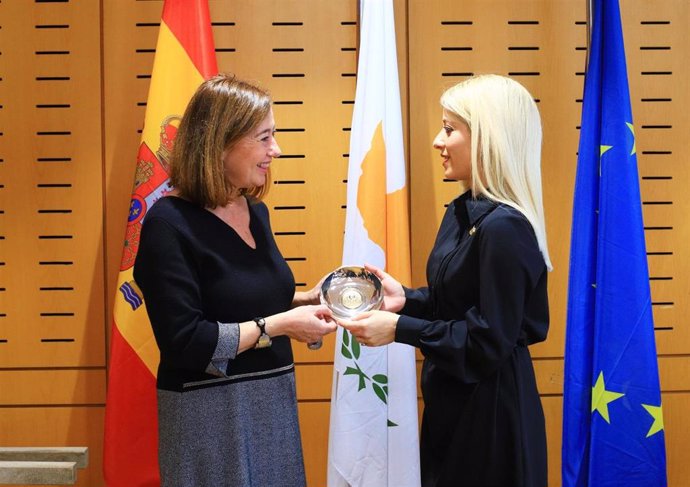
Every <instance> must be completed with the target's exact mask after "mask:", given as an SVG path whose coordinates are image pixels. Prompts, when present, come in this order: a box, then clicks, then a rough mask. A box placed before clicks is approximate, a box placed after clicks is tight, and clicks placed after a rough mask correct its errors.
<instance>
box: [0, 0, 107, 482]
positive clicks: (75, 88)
mask: <svg viewBox="0 0 690 487" xmlns="http://www.w3.org/2000/svg"><path fill="white" fill-rule="evenodd" d="M0 26H1V29H0V53H1V54H0V63H1V64H0V444H2V445H17V446H43V445H74V446H79V445H89V447H90V449H91V457H92V458H93V459H95V462H93V464H95V465H96V468H90V469H89V470H88V471H85V472H83V473H80V482H79V484H78V485H98V484H99V483H100V482H101V474H100V471H99V470H100V467H99V465H100V457H101V456H102V447H101V437H102V434H103V411H104V409H103V407H104V403H105V362H106V361H105V347H106V345H105V323H104V296H105V294H104V289H105V277H104V276H105V272H104V270H105V263H104V259H103V241H104V235H103V231H102V222H103V211H104V206H103V175H102V171H103V164H102V150H103V139H102V136H101V131H102V124H101V117H102V104H101V67H100V42H101V29H100V5H99V3H98V2H59V3H58V2H45V1H43V2H39V1H36V2H34V1H31V2H30V1H27V0H5V1H3V2H1V3H0Z"/></svg>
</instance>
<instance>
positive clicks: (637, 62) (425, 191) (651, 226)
mask: <svg viewBox="0 0 690 487" xmlns="http://www.w3.org/2000/svg"><path fill="white" fill-rule="evenodd" d="M409 5H410V14H409V17H410V19H411V20H410V28H409V35H410V38H409V46H410V48H409V56H410V57H409V65H410V70H411V71H412V70H414V71H415V72H420V73H425V74H426V75H425V76H416V77H412V78H410V120H411V123H412V125H411V131H412V134H413V136H412V137H411V138H410V158H411V180H412V184H413V185H412V208H413V213H412V228H413V231H414V230H416V231H417V233H416V235H417V237H416V238H415V239H413V246H414V247H413V255H414V259H415V260H414V262H413V265H414V271H415V272H414V275H415V278H416V279H417V283H421V282H422V279H423V273H424V265H425V262H424V259H423V258H422V256H423V255H425V254H427V253H428V251H429V249H430V248H431V245H432V244H433V238H434V234H433V232H424V231H423V230H422V229H423V228H426V227H429V226H434V225H438V223H439V222H440V219H441V216H442V214H443V210H444V205H445V204H447V203H448V202H449V201H450V200H451V199H452V198H453V197H455V196H456V195H457V193H458V191H459V188H458V185H457V183H453V182H443V180H442V177H443V176H442V174H443V173H442V170H441V166H440V163H439V162H438V161H439V158H438V153H437V151H435V150H434V149H432V147H431V140H432V139H433V137H434V135H435V133H436V132H437V131H438V130H439V128H440V118H441V109H440V107H439V105H438V98H439V95H440V94H441V93H442V91H443V89H444V88H446V87H449V86H451V85H453V84H454V83H456V82H458V81H461V80H463V79H466V78H467V76H469V75H470V74H471V73H482V72H496V73H500V74H504V75H506V74H507V75H511V76H512V77H514V78H515V79H516V80H518V81H520V82H521V83H523V84H524V85H525V86H526V87H527V88H528V89H529V90H530V91H531V93H532V94H533V96H534V97H535V99H537V101H538V106H539V109H540V111H541V114H542V119H543V126H544V150H543V180H544V199H545V206H546V214H547V226H548V236H549V244H550V245H549V247H550V252H551V257H552V260H553V262H554V266H555V270H554V272H553V273H552V275H551V276H550V282H549V285H550V289H549V291H550V292H549V297H550V303H551V330H550V334H549V338H548V340H547V341H546V342H545V343H544V344H540V345H539V346H535V347H533V354H534V356H535V368H536V371H537V379H538V383H539V388H540V391H541V392H542V395H543V402H544V408H545V412H546V415H547V434H548V437H549V485H560V464H561V461H560V447H561V420H562V390H563V358H562V357H563V350H564V338H565V311H566V292H567V291H566V290H567V273H568V255H569V250H570V249H569V240H570V220H571V213H572V194H573V184H574V176H575V166H576V160H577V144H578V137H579V124H580V110H581V106H582V85H583V81H584V68H585V56H586V3H585V2H583V1H574V0H572V1H571V0H560V1H548V0H543V1H539V0H533V1H518V2H510V1H502V0H474V1H471V0H467V1H463V2H453V1H450V0H448V1H444V0H435V1H427V0H410V2H409ZM621 9H622V17H623V23H624V31H625V35H626V47H627V49H626V51H627V61H628V71H629V77H630V87H631V93H632V98H633V100H632V103H633V115H634V122H635V133H636V140H637V153H638V160H639V167H640V176H641V184H642V199H643V204H644V206H643V208H644V217H645V228H646V237H647V246H648V249H647V250H648V254H649V265H650V275H651V281H650V283H651V288H652V300H653V309H654V318H655V328H656V330H657V333H656V339H657V347H658V351H659V354H660V360H659V364H660V369H661V371H660V374H661V383H662V392H663V401H664V402H663V404H664V413H665V414H664V416H665V424H666V438H667V445H668V469H669V485H678V486H680V485H684V483H686V481H687V478H689V477H690V471H689V470H688V466H687V462H685V461H683V460H682V457H681V456H682V453H681V452H682V451H686V450H687V445H688V440H687V439H685V438H686V435H687V433H688V428H689V425H688V422H687V420H684V419H682V418H683V414H684V411H687V407H688V402H689V401H690V394H689V392H690V383H689V382H688V380H687V377H688V376H687V373H686V372H687V369H688V365H689V362H690V360H689V359H688V353H689V352H690V347H689V346H688V343H689V340H688V338H689V337H688V333H690V331H689V329H688V325H687V323H686V320H684V319H683V317H685V316H687V306H688V300H687V297H688V293H689V290H690V285H689V282H688V281H689V279H690V278H689V275H690V264H689V262H690V259H688V255H687V253H688V247H687V245H685V244H684V242H687V240H688V236H689V235H688V232H690V225H689V224H688V223H687V219H686V218H684V217H683V216H682V215H685V214H687V211H688V204H689V203H688V200H687V198H684V194H683V193H682V192H681V191H682V190H681V188H687V187H688V183H689V182H690V177H689V174H688V167H687V164H685V161H684V159H683V155H684V154H685V153H686V152H687V150H688V149H689V147H688V145H689V142H688V138H687V137H685V136H683V135H681V134H685V133H687V130H688V115H687V111H686V110H685V109H684V108H683V107H685V106H686V105H687V103H688V102H689V101H690V100H688V95H689V94H690V90H688V80H687V76H688V68H687V63H686V62H685V61H684V60H687V57H688V53H690V45H689V43H688V37H687V35H686V34H685V32H686V31H687V25H688V20H689V19H690V16H689V15H690V6H689V4H688V3H687V2H685V1H682V0H656V1H643V0H624V1H622V2H621ZM429 195H431V197H430V196H429ZM430 215H432V219H433V220H434V221H433V222H432V223H430V222H429V220H430V217H429V216H430Z"/></svg>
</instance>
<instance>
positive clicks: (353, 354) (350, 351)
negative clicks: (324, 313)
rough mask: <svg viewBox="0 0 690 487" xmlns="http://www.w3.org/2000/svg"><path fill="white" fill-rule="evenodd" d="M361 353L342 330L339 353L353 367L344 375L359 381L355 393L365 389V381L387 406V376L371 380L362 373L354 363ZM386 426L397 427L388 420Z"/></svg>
mask: <svg viewBox="0 0 690 487" xmlns="http://www.w3.org/2000/svg"><path fill="white" fill-rule="evenodd" d="M361 352H362V348H361V345H360V344H359V342H358V341H357V338H355V337H354V336H351V335H350V333H348V331H347V330H343V343H342V346H341V347H340V353H341V354H342V355H343V356H344V357H345V358H347V359H349V360H352V363H353V364H354V367H349V366H348V367H347V368H346V369H345V373H344V375H355V376H357V378H358V379H359V385H358V389H357V391H361V390H362V389H366V387H367V384H366V381H369V382H371V387H372V389H373V391H374V393H375V394H376V396H377V397H378V398H379V399H380V400H381V401H383V403H384V404H388V376H387V375H385V374H374V375H372V376H371V378H370V377H369V376H368V375H367V374H365V373H364V371H363V370H362V369H361V368H360V367H359V364H357V362H355V360H356V359H358V358H359V356H360V354H361ZM388 426H398V425H397V424H395V423H394V422H393V421H391V420H390V419H389V420H388Z"/></svg>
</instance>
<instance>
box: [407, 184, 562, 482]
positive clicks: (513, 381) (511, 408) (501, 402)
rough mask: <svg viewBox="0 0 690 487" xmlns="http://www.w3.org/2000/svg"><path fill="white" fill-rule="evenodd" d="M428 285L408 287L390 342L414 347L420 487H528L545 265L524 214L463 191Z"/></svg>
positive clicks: (540, 446) (536, 443)
mask: <svg viewBox="0 0 690 487" xmlns="http://www.w3.org/2000/svg"><path fill="white" fill-rule="evenodd" d="M427 282H428V287H425V288H420V289H414V290H413V289H406V297H407V301H406V305H405V307H404V309H403V310H402V311H401V313H402V316H401V317H400V319H399V321H398V326H397V330H396V341H398V342H401V343H407V344H409V345H413V346H415V347H418V348H419V349H420V350H421V352H422V354H423V355H424V357H425V360H424V366H423V369H422V384H421V385H422V394H423V397H424V404H425V408H424V416H423V422H422V435H421V456H422V480H423V481H422V485H424V486H425V487H442V486H443V487H445V486H465V485H467V486H470V485H471V486H506V487H508V486H510V487H518V486H525V487H527V486H535V487H544V486H545V485H546V483H547V479H546V435H545V427H544V416H543V412H542V407H541V402H540V400H539V394H538V391H537V387H536V382H535V377H534V371H533V368H532V362H531V358H530V354H529V351H528V349H527V345H530V344H532V343H537V342H540V341H543V340H544V339H545V338H546V334H547V330H548V326H549V313H548V297H547V269H546V265H545V263H544V258H543V256H542V254H541V252H540V250H539V246H538V243H537V239H536V236H535V234H534V231H533V229H532V226H531V225H530V223H529V222H528V220H527V219H526V218H525V217H524V216H523V215H522V214H521V213H520V212H519V211H517V210H515V209H513V208H511V207H509V206H506V205H502V204H496V203H494V202H492V201H490V200H488V199H485V198H478V199H473V198H471V196H470V193H469V192H467V193H465V194H463V195H462V196H460V197H459V198H457V199H456V200H454V201H453V202H452V203H451V204H450V205H449V206H448V209H447V211H446V214H445V215H444V218H443V221H442V223H441V227H440V229H439V232H438V235H437V238H436V242H435V244H434V247H433V250H432V252H431V255H430V256H429V261H428V264H427Z"/></svg>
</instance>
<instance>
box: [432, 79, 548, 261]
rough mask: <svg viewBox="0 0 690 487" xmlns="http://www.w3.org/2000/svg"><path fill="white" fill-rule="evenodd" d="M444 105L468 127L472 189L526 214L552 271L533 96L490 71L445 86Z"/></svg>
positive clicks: (536, 112)
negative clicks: (446, 87) (446, 88)
mask: <svg viewBox="0 0 690 487" xmlns="http://www.w3.org/2000/svg"><path fill="white" fill-rule="evenodd" d="M441 106H442V107H443V108H444V109H445V110H446V111H447V112H449V113H450V114H452V115H455V116H456V117H457V118H458V119H459V120H460V121H462V122H464V123H466V124H467V125H468V126H469V129H470V134H471V154H472V157H471V160H472V162H471V164H472V179H471V190H472V194H473V195H474V196H477V195H483V196H484V197H486V198H488V199H490V200H493V201H496V202H498V203H503V204H505V205H508V206H511V207H513V208H515V209H516V210H518V211H519V212H520V213H522V214H523V215H524V216H525V218H527V220H528V221H529V222H530V224H531V225H532V228H533V229H534V233H535V235H536V237H537V242H538V244H539V250H540V251H541V253H542V255H543V256H544V262H545V263H546V267H547V268H548V269H549V270H552V269H553V266H552V265H551V259H550V257H549V250H548V246H547V243H546V225H545V221H544V204H543V201H542V188H541V142H542V131H541V119H540V117H539V110H538V109H537V105H536V103H535V102H534V99H533V98H532V95H530V93H529V92H528V91H527V90H526V89H525V87H523V86H522V85H521V84H520V83H518V82H517V81H514V80H512V79H510V78H507V77H505V76H498V75H493V74H485V75H478V76H474V77H472V78H469V79H467V80H465V81H463V82H461V83H458V84H457V85H455V86H453V87H451V88H449V89H448V90H446V91H445V92H444V93H443V95H442V96H441Z"/></svg>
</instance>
